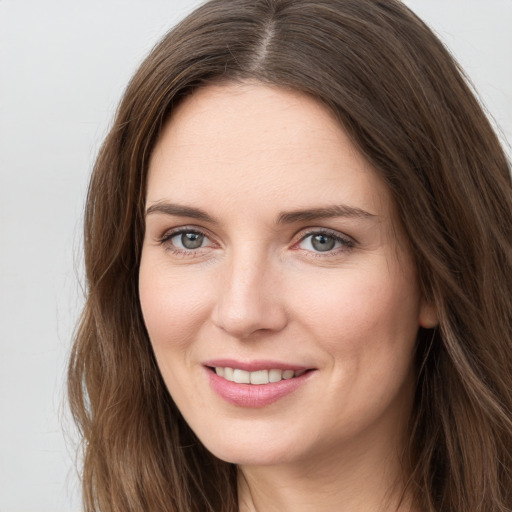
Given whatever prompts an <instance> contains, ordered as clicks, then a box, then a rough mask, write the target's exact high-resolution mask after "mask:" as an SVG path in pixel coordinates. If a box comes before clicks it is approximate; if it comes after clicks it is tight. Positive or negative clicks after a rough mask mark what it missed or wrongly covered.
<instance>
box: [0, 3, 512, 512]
mask: <svg viewBox="0 0 512 512" xmlns="http://www.w3.org/2000/svg"><path fill="white" fill-rule="evenodd" d="M406 3H407V4H408V5H410V6H411V7H412V8H413V9H415V10H416V12H417V13H418V14H419V15H420V16H421V17H423V18H424V19H425V20H426V21H427V22H428V23H429V24H431V26H433V27H434V29H435V30H436V31H437V32H438V34H439V35H440V36H441V37H442V39H443V40H444V41H445V42H446V43H447V44H448V45H449V47H450V48H451V50H452V51H453V53H454V54H455V55H456V56H457V58H458V59H459V61H460V62H461V63H462V65H463V66H464V67H465V68H466V70H467V72H468V73H469V75H470V77H471V79H472V81H473V82H474V84H475V85H476V88H477V90H478V91H479V93H480V96H481V99H482V101H483V103H484V104H485V105H486V106H487V107H488V109H489V111H490V112H491V113H492V116H493V117H494V118H495V120H496V123H497V126H499V127H500V130H501V131H502V132H503V135H504V136H506V137H507V138H508V140H512V30H511V27H512V0H408V1H406ZM197 4H198V2H197V1H192V0H181V1H177V0H167V1H163V0H122V1H121V0H119V1H117V0H89V1H88V2H81V1H80V2H79V1H71V0H68V1H65V0H60V1H59V0H46V1H41V0H0V315H1V320H0V512H71V511H78V510H80V504H79V497H78V488H79V483H78V479H77V477H76V474H75V469H74V456H75V453H74V452H75V447H74V444H73V440H74V430H73V427H72V424H71V422H70V420H69V416H68V415H67V412H66V408H65V406H64V405H63V402H64V396H65V395H64V392H63V389H64V374H65V361H66V358H67V354H68V351H69V348H70V339H71V336H72V330H73V326H74V323H75V321H76V319H77V316H78V314H79V311H80V304H81V301H82V296H81V291H80V285H79V277H80V276H81V272H82V271H81V266H82V265H81V256H80V237H81V218H82V209H83V199H84V194H85V190H86V187H87V177H88V174H89V172H90V169H91V166H92V162H93V160H94V156H95V154H96V151H97V149H98V146H99V144H100V142H101V140H102V138H103V136H104V135H105V134H106V131H107V128H108V125H109V122H110V121H111V118H112V115H113V112H114V109H115V106H116V103H117V100H118V99H119V97H120V94H121V92H122V90H123V88H124V86H125V85H126V83H127V81H128V79H129V77H130V75H131V74H132V72H133V71H134V69H135V68H136V66H137V64H138V63H139V62H140V61H141V59H142V58H143V56H144V55H145V54H146V53H147V52H148V51H149V49H150V48H151V47H152V46H153V45H154V43H155V42H156V41H157V40H158V39H159V37H160V36H161V35H163V33H164V32H165V31H166V30H167V29H168V28H169V27H170V26H172V25H173V24H174V23H175V22H176V21H177V20H178V19H180V18H181V17H183V16H184V15H185V14H186V13H187V12H189V11H190V10H192V8H193V7H194V5H197ZM508 151H509V154H511V152H510V149H508ZM66 438H67V443H66Z"/></svg>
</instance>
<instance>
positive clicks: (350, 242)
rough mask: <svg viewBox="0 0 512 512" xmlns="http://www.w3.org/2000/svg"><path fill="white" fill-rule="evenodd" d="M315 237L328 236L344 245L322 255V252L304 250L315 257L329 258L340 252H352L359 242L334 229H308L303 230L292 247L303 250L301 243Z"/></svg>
mask: <svg viewBox="0 0 512 512" xmlns="http://www.w3.org/2000/svg"><path fill="white" fill-rule="evenodd" d="M313 235H326V236H329V237H332V238H334V239H335V240H336V241H339V242H341V244H342V246H341V247H338V248H336V249H333V250H330V251H325V252H323V253H322V251H308V250H307V249H302V250H304V251H306V252H311V253H314V254H315V255H322V254H323V255H325V256H329V255H333V254H336V253H337V252H339V251H347V250H350V249H352V248H353V247H354V246H355V245H357V241H356V240H355V239H354V238H352V237H351V236H349V235H347V234H345V233H342V232H340V231H336V230H334V229H329V228H307V229H306V230H302V231H301V232H299V233H298V234H297V235H296V236H295V237H294V238H295V242H294V243H293V245H292V249H295V250H301V248H300V247H298V246H299V244H300V243H301V242H303V241H304V240H306V239H307V238H308V237H310V236H313Z"/></svg>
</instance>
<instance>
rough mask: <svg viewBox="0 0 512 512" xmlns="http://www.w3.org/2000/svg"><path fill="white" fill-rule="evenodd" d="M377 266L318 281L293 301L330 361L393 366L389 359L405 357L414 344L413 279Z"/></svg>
mask: <svg viewBox="0 0 512 512" xmlns="http://www.w3.org/2000/svg"><path fill="white" fill-rule="evenodd" d="M376 268H377V271H375V272H374V271H372V272H370V271H368V272H350V271H349V272H347V273H346V275H342V274H339V275H338V276H337V278H336V279H329V280H325V281H324V282H319V281H318V280H317V281H316V283H314V286H309V287H308V288H307V290H308V292H307V294H306V293H304V291H303V293H302V296H303V297H304V300H302V301H298V302H297V304H298V306H299V307H300V311H298V315H297V316H298V317H300V318H302V322H303V323H304V325H305V326H306V328H307V329H308V330H310V331H311V332H312V334H314V337H315V339H316V340H318V343H320V344H322V345H324V347H325V348H326V349H327V350H328V351H329V353H330V354H331V355H332V357H333V359H335V358H336V357H343V358H349V359H354V360H359V362H361V360H362V359H363V358H364V357H366V356H368V357H370V356H371V357H379V358H380V359H381V360H382V362H385V361H389V362H390V364H393V361H392V356H394V357H396V356H397V354H398V355H400V354H403V353H404V350H405V353H406V354H409V353H410V350H409V349H410V348H412V347H413V345H414V342H415V339H416V334H417V331H418V317H419V306H420V295H419V292H418V289H417V286H416V280H415V277H414V275H411V274H412V273H410V272H409V273H404V275H400V274H397V273H395V275H391V274H390V273H389V272H388V271H387V269H386V268H385V267H384V268H380V271H379V267H376ZM312 284H313V283H312Z"/></svg>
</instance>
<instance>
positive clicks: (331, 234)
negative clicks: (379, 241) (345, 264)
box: [158, 226, 356, 258]
mask: <svg viewBox="0 0 512 512" xmlns="http://www.w3.org/2000/svg"><path fill="white" fill-rule="evenodd" d="M186 233H190V234H196V235H200V236H203V237H204V238H205V239H207V240H210V241H211V239H210V238H209V236H208V234H207V233H205V232H204V231H202V230H200V229H197V228H193V227H190V228H188V227H186V226H185V227H181V228H178V229H175V230H172V231H167V232H165V233H164V234H163V236H161V237H160V238H159V240H158V242H159V244H160V245H162V246H166V250H168V251H170V252H171V253H173V254H175V255H177V256H188V257H195V256H197V255H199V251H200V250H201V249H205V248H207V247H209V246H206V247H198V248H197V249H181V248H180V247H176V246H175V245H174V244H172V243H170V241H171V240H172V239H173V238H174V237H176V236H178V235H183V234H186ZM319 235H320V236H321V235H323V236H325V237H328V238H331V239H333V240H334V242H335V244H336V243H339V244H340V246H339V247H335V248H334V249H329V250H327V251H315V250H307V249H305V250H304V251H305V252H307V253H308V256H309V257H314V258H317V257H329V256H334V255H338V254H339V253H340V252H348V251H350V250H351V249H353V248H354V247H355V245H356V243H355V241H354V240H353V239H352V238H350V237H348V236H343V235H341V234H340V233H338V232H336V231H331V230H329V229H315V230H310V231H307V232H305V233H303V234H302V235H301V236H300V239H299V240H298V241H297V242H295V243H294V244H293V246H292V249H293V250H301V249H300V247H298V246H299V245H300V244H301V243H303V242H304V241H305V240H307V239H308V238H309V237H312V236H319Z"/></svg>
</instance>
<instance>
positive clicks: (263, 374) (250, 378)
mask: <svg viewBox="0 0 512 512" xmlns="http://www.w3.org/2000/svg"><path fill="white" fill-rule="evenodd" d="M215 373H216V374H217V375H219V376H220V377H223V378H224V379H226V380H229V381H230V382H236V383H237V384H256V385H262V384H269V383H273V382H279V381H281V380H288V379H292V378H293V377H300V376H301V375H302V374H304V373H306V370H295V371H294V370H278V369H272V370H257V371H254V372H249V371H247V370H241V369H239V368H230V367H229V366H226V367H223V366H217V367H216V368H215Z"/></svg>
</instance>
